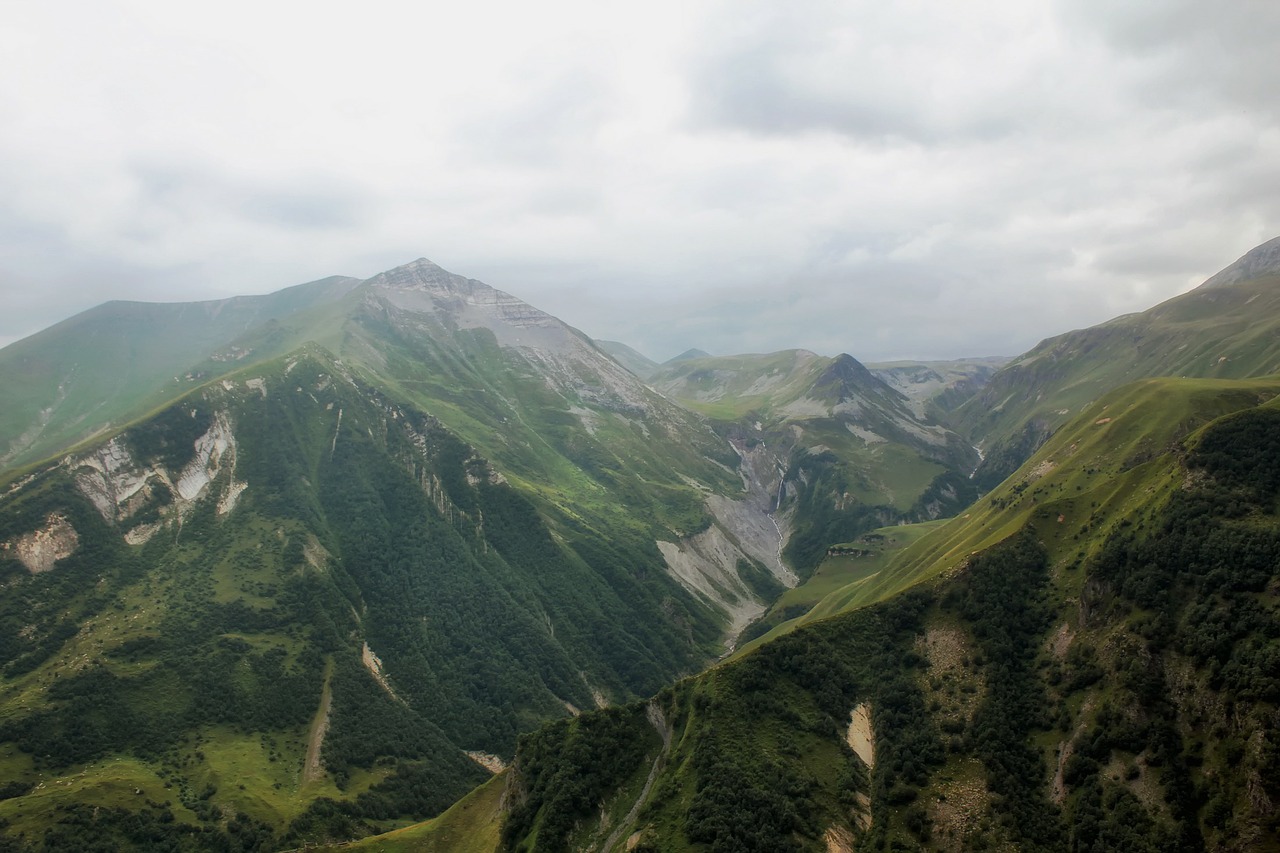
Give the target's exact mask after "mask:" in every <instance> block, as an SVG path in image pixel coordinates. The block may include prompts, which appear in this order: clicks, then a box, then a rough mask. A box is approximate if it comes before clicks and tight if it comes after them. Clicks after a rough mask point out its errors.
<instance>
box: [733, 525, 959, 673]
mask: <svg viewBox="0 0 1280 853" xmlns="http://www.w3.org/2000/svg"><path fill="white" fill-rule="evenodd" d="M945 523H946V521H945V520H939V521H926V522H922V523H920V524H901V525H896V526H894V527H882V528H880V529H879V530H874V531H872V532H870V533H868V534H866V535H865V536H862V537H861V538H860V539H858V540H857V541H856V542H846V543H842V544H840V545H833V546H831V547H832V550H837V549H847V550H854V551H857V552H859V553H857V554H844V555H840V554H837V555H831V556H828V557H827V558H826V559H825V560H823V561H822V565H820V566H818V568H817V570H816V571H815V572H814V573H813V576H812V577H811V578H809V579H808V580H807V581H805V582H804V583H802V584H800V585H799V586H797V587H795V588H793V589H789V590H787V591H786V592H785V593H783V594H782V596H781V597H780V598H779V599H778V600H777V601H776V602H774V604H773V606H772V607H771V608H770V612H771V613H778V612H786V611H787V610H788V609H792V608H795V609H799V608H809V610H808V612H807V613H805V614H804V615H803V616H798V617H795V618H793V619H788V620H785V621H783V622H780V623H779V624H778V625H776V626H774V627H773V628H771V629H770V630H769V632H768V633H766V634H763V635H762V636H760V637H757V638H756V639H754V640H752V641H750V642H749V643H744V644H743V646H742V648H740V649H739V650H738V651H737V652H736V653H735V654H734V656H733V657H734V658H737V657H741V656H742V655H744V654H746V653H747V652H749V651H751V650H752V649H755V648H758V647H759V646H760V645H762V644H764V643H767V642H769V641H770V640H772V639H774V638H776V637H780V636H782V635H783V634H788V633H790V632H791V631H794V630H795V629H796V628H797V627H799V626H800V625H801V624H803V623H805V622H809V621H811V620H812V619H815V618H819V616H820V615H830V614H831V613H838V612H841V611H842V610H843V609H844V608H843V607H842V606H841V604H842V602H843V601H844V599H845V598H846V597H847V596H849V595H852V594H853V593H854V592H855V591H856V590H858V589H859V588H861V587H862V586H864V585H865V584H866V583H867V582H868V581H869V580H871V579H872V578H874V577H875V576H876V575H878V574H879V573H880V572H881V571H882V570H883V569H884V568H885V566H887V565H888V564H889V563H890V561H891V560H892V558H893V557H894V556H895V555H896V554H897V553H898V552H899V551H900V550H902V549H903V548H906V547H907V546H909V545H911V544H913V543H914V542H916V541H917V540H919V539H921V538H922V537H924V536H926V535H928V534H929V533H931V532H933V531H935V530H937V529H938V528H940V527H942V526H943V525H944V524H945ZM819 605H821V606H823V607H824V611H823V612H822V613H821V614H819V613H816V612H815V611H814V609H815V608H816V607H817V606H819Z"/></svg>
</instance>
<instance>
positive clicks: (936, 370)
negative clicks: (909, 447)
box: [867, 356, 1009, 423]
mask: <svg viewBox="0 0 1280 853" xmlns="http://www.w3.org/2000/svg"><path fill="white" fill-rule="evenodd" d="M1008 362H1009V359H1008V358H1005V357H1001V356H991V357H988V358H968V359H958V360H955V361H886V362H879V363H876V364H868V365H867V369H868V370H870V371H871V373H872V375H873V376H875V377H876V378H877V379H879V380H881V381H882V382H884V383H885V384H886V385H888V386H889V387H890V388H893V389H894V390H895V391H897V392H898V393H900V394H902V395H903V396H904V397H906V398H907V399H908V400H910V401H911V404H912V409H913V410H914V411H915V413H916V416H917V417H920V418H932V419H933V420H935V421H938V422H940V423H945V422H946V416H947V414H948V413H949V412H951V411H953V410H954V409H956V408H957V407H958V406H960V405H961V404H963V403H964V402H965V401H966V400H968V399H969V398H970V397H972V396H973V395H974V394H976V393H978V392H979V391H981V390H982V389H983V388H984V387H985V386H986V384H987V383H988V382H990V381H991V376H992V374H994V373H995V372H996V371H997V370H999V369H1000V368H1001V367H1003V366H1004V365H1005V364H1007V363H1008Z"/></svg>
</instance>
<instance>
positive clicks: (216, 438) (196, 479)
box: [175, 412, 236, 501]
mask: <svg viewBox="0 0 1280 853" xmlns="http://www.w3.org/2000/svg"><path fill="white" fill-rule="evenodd" d="M235 446H236V439H235V435H234V434H233V433H232V431H231V423H230V422H229V421H228V420H227V416H226V414H225V413H223V412H219V413H218V414H217V415H216V416H215V417H214V419H213V425H212V426H210V427H209V431H208V432H206V433H205V434H204V435H202V436H200V437H199V438H198V439H196V455H195V458H194V459H192V460H191V461H190V462H188V463H187V466H186V467H185V468H183V469H182V473H181V474H180V475H178V482H177V483H176V484H175V485H176V488H177V491H178V495H179V497H181V498H182V499H183V500H185V501H194V500H195V499H196V498H198V497H199V496H200V493H201V492H203V491H204V489H205V487H206V486H208V485H209V484H210V483H211V482H213V480H214V478H215V477H217V476H218V473H219V472H220V471H221V470H222V465H223V462H224V459H225V460H226V461H227V462H230V463H231V464H233V465H234V459H235ZM228 451H230V453H228Z"/></svg>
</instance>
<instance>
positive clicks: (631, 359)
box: [595, 341, 659, 379]
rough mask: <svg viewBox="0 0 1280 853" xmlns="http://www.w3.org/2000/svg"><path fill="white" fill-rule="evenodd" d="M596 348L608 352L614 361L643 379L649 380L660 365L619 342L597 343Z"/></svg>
mask: <svg viewBox="0 0 1280 853" xmlns="http://www.w3.org/2000/svg"><path fill="white" fill-rule="evenodd" d="M595 344H596V346H598V347H599V348H600V349H602V350H604V351H605V352H607V353H608V354H609V355H610V356H611V357H612V358H613V360H614V361H616V362H618V364H621V365H622V366H623V367H625V368H626V369H627V370H630V371H631V372H632V373H634V374H635V375H636V376H639V377H640V378H641V379H648V378H649V377H650V376H652V375H653V374H654V373H655V372H656V371H657V369H658V366H659V365H658V363H657V362H656V361H654V360H653V359H651V358H649V357H648V356H646V355H644V354H643V353H641V352H638V351H636V350H634V349H632V348H631V347H629V346H627V345H626V344H624V343H619V342H618V341H596V342H595Z"/></svg>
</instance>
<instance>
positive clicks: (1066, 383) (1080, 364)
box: [950, 273, 1280, 488]
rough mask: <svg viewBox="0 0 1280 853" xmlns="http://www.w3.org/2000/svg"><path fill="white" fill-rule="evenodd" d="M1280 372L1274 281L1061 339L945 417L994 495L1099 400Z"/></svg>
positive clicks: (1017, 362)
mask: <svg viewBox="0 0 1280 853" xmlns="http://www.w3.org/2000/svg"><path fill="white" fill-rule="evenodd" d="M1275 373H1280V275H1277V274H1274V273H1273V274H1270V275H1263V276H1260V277H1253V278H1250V279H1248V280H1246V281H1238V282H1234V283H1232V284H1230V285H1229V286H1225V287H1202V288H1199V289H1196V290H1193V291H1191V292H1190V293H1186V294H1184V295H1182V296H1179V297H1176V298H1174V299H1171V300H1169V301H1168V302H1165V303H1163V304H1161V305H1157V306H1156V307H1155V308H1152V309H1150V310H1149V311H1144V312H1142V313H1140V314H1130V315H1126V316H1124V317H1117V318H1116V319H1114V320H1111V321H1110V322H1107V323H1103V324H1102V325H1099V326H1094V327H1092V328H1089V329H1084V330H1080V331H1075V332H1068V333H1067V334H1065V335H1059V336H1057V337H1054V338H1049V339H1048V340H1046V341H1044V342H1042V343H1041V344H1039V345H1038V346H1036V347H1035V348H1034V349H1032V350H1031V351H1030V352H1028V353H1026V354H1025V355H1023V356H1020V357H1019V358H1016V359H1014V360H1013V361H1012V362H1010V363H1009V364H1008V365H1006V366H1005V367H1004V368H1002V369H1001V370H1000V371H998V372H997V373H996V374H995V375H994V376H992V377H991V381H990V383H989V384H988V385H987V386H986V387H985V388H984V389H983V390H982V391H981V392H979V393H978V394H977V395H975V396H974V397H972V398H971V399H969V400H968V401H967V402H966V403H964V404H963V405H961V406H960V407H959V408H958V409H956V411H955V412H954V413H953V414H952V415H951V417H950V423H952V424H953V425H954V426H955V427H956V429H958V430H959V431H960V432H961V433H963V434H965V435H967V436H970V437H971V438H973V440H974V441H975V442H981V443H982V444H983V446H984V448H985V449H986V454H987V455H986V459H985V460H984V464H983V467H982V468H981V469H980V470H979V476H978V479H979V482H980V483H981V484H982V485H983V486H984V487H985V488H992V487H994V486H995V485H997V484H998V483H999V482H1000V481H1001V480H1003V479H1004V478H1005V477H1006V476H1008V475H1009V474H1010V473H1012V472H1013V470H1014V469H1015V468H1017V467H1018V466H1019V465H1020V464H1021V463H1022V462H1023V460H1025V459H1026V458H1027V457H1028V456H1029V455H1030V454H1031V452H1033V451H1034V450H1035V449H1036V448H1037V447H1038V446H1039V444H1040V443H1041V442H1042V441H1044V439H1045V438H1046V437H1047V436H1048V435H1050V434H1051V433H1052V432H1053V431H1054V430H1055V429H1057V428H1058V427H1060V426H1062V425H1063V424H1065V423H1067V422H1068V421H1070V420H1072V419H1073V418H1075V417H1077V416H1078V415H1079V414H1080V413H1081V412H1082V411H1083V410H1084V409H1085V407H1087V406H1088V405H1090V404H1091V403H1093V402H1095V401H1097V400H1099V399H1100V398H1101V397H1102V396H1103V395H1104V394H1105V393H1106V392H1108V391H1110V390H1111V389H1113V388H1117V387H1119V386H1121V385H1124V384H1126V383H1128V382H1133V381H1136V380H1138V379H1142V378H1146V377H1154V376H1173V377H1191V378H1211V379H1243V378H1247V377H1251V376H1268V375H1271V374H1275Z"/></svg>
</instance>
